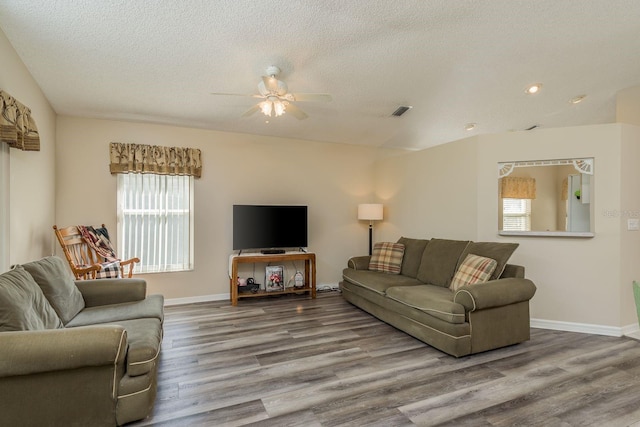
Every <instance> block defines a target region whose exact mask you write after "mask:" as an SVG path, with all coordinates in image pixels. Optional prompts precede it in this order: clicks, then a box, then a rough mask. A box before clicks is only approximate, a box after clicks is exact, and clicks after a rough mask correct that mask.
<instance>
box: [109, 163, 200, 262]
mask: <svg viewBox="0 0 640 427" xmlns="http://www.w3.org/2000/svg"><path fill="white" fill-rule="evenodd" d="M118 254H119V255H120V257H121V258H122V259H129V258H132V257H134V256H137V257H138V258H140V266H141V268H140V270H139V272H140V273H153V272H167V271H182V270H191V269H193V176H175V175H157V174H149V173H147V174H140V173H129V174H118Z"/></svg>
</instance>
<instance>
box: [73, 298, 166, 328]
mask: <svg viewBox="0 0 640 427" xmlns="http://www.w3.org/2000/svg"><path fill="white" fill-rule="evenodd" d="M163 305H164V298H163V296H162V295H149V296H147V297H146V298H145V299H143V300H141V301H135V302H124V303H120V304H108V305H98V306H95V307H87V308H85V309H84V310H82V311H81V312H80V313H78V315H77V316H76V317H74V318H73V319H72V320H71V321H70V322H69V323H67V326H68V327H76V326H87V325H95V324H99V323H113V322H120V321H125V320H134V319H141V318H150V319H158V320H160V322H162V320H163Z"/></svg>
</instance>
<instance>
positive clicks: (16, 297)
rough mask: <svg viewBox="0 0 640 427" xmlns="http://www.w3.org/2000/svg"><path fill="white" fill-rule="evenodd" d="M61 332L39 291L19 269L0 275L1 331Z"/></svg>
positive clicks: (56, 320)
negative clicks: (50, 330)
mask: <svg viewBox="0 0 640 427" xmlns="http://www.w3.org/2000/svg"><path fill="white" fill-rule="evenodd" d="M57 328H62V322H61V321H60V318H59V317H58V315H57V314H56V312H55V311H54V310H53V308H52V307H51V305H50V304H49V301H47V299H46V298H45V297H44V294H43V293H42V290H41V289H40V287H39V286H38V284H37V283H36V282H35V281H34V280H33V277H31V275H30V274H29V273H27V272H26V271H25V270H24V268H22V267H21V266H17V267H15V268H14V269H13V270H11V271H7V272H6V273H3V274H0V331H37V330H42V329H57Z"/></svg>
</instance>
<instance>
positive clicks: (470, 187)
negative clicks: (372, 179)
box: [374, 139, 497, 241]
mask: <svg viewBox="0 0 640 427" xmlns="http://www.w3.org/2000/svg"><path fill="white" fill-rule="evenodd" d="M472 141H473V140H472V139H465V140H460V141H456V142H452V143H449V144H445V145H439V146H436V147H433V148H430V149H428V150H422V151H418V152H405V153H402V154H399V155H396V156H392V157H389V158H388V159H386V160H384V161H381V162H380V163H379V164H378V166H377V168H376V193H377V196H378V199H377V200H378V201H380V202H381V203H383V204H384V205H385V212H384V215H385V217H384V220H383V221H381V222H380V223H379V224H377V228H376V230H377V233H376V238H375V239H374V240H375V241H380V240H395V239H398V237H400V236H401V235H405V236H409V237H417V236H430V237H443V238H453V239H457V238H460V239H465V238H467V236H470V235H475V234H476V232H477V222H476V213H477V204H476V169H477V160H476V156H477V152H476V146H475V145H474V144H473V142H472ZM496 170H497V169H496ZM496 203H497V202H496Z"/></svg>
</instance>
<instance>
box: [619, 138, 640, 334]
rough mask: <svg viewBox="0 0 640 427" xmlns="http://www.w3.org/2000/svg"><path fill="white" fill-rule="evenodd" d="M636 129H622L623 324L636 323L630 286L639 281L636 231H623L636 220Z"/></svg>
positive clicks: (639, 187)
mask: <svg viewBox="0 0 640 427" xmlns="http://www.w3.org/2000/svg"><path fill="white" fill-rule="evenodd" d="M639 161H640V127H638V126H622V162H621V168H620V179H621V184H620V194H621V198H622V201H621V204H620V212H618V214H619V215H618V216H619V219H620V235H621V239H622V242H621V251H620V270H621V271H620V275H621V279H620V312H621V318H622V319H623V324H625V323H624V322H626V324H632V323H636V322H638V321H639V319H638V318H637V314H636V307H635V304H634V302H633V292H632V287H631V284H632V283H633V281H634V280H636V281H640V274H638V273H639V272H638V265H639V264H640V231H631V230H628V229H627V221H628V220H629V219H639V220H640V168H639V167H638V162H639Z"/></svg>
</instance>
